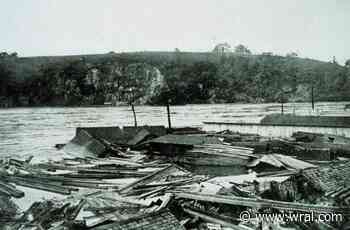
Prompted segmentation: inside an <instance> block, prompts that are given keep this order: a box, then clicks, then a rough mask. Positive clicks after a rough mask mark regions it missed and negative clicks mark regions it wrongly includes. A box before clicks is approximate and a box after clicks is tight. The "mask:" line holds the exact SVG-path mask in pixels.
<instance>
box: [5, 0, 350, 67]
mask: <svg viewBox="0 0 350 230" xmlns="http://www.w3.org/2000/svg"><path fill="white" fill-rule="evenodd" d="M0 9H1V14H0V28H1V34H0V37H1V38H0V51H7V52H17V53H18V55H19V56H45V55H71V54H95V53H107V52H110V51H114V52H128V51H173V50H174V49H175V48H179V49H180V50H181V51H211V50H212V49H213V48H214V46H215V45H216V44H218V43H223V42H227V43H229V44H230V45H231V46H232V47H234V46H236V45H238V44H244V45H245V46H247V47H248V48H249V49H250V50H251V51H252V52H253V53H261V52H273V53H274V54H278V55H285V54H286V53H289V52H296V53H297V54H298V55H299V56H300V57H308V58H313V59H318V60H323V61H330V60H332V58H333V56H335V57H336V60H337V61H338V62H339V63H340V64H343V63H344V62H345V60H347V59H350V46H349V44H350V29H349V28H350V26H349V24H350V1H349V0H171V1H170V0H124V1H122V0H25V1H23V0H7V1H5V0H2V3H1V7H0Z"/></svg>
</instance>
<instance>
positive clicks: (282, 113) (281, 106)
mask: <svg viewBox="0 0 350 230" xmlns="http://www.w3.org/2000/svg"><path fill="white" fill-rule="evenodd" d="M283 112H284V111H283V101H282V104H281V113H282V115H283Z"/></svg>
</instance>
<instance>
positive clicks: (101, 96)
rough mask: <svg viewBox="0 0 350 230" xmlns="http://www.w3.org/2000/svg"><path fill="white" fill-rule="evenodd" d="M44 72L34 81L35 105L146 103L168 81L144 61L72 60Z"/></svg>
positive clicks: (157, 93)
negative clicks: (97, 63) (127, 62)
mask: <svg viewBox="0 0 350 230" xmlns="http://www.w3.org/2000/svg"><path fill="white" fill-rule="evenodd" d="M42 75H43V76H42V77H41V78H40V79H38V80H36V81H33V82H32V87H31V88H32V89H34V90H31V91H30V96H29V97H30V101H31V102H32V104H34V105H43V104H48V105H103V104H110V105H119V104H129V103H135V104H146V103H147V102H148V101H149V100H150V98H152V97H154V96H157V95H159V94H160V91H161V89H162V87H164V84H165V83H164V82H165V80H164V76H163V75H162V73H161V72H160V70H159V69H158V68H157V67H155V66H152V65H149V64H145V63H130V64H124V63H119V62H110V63H103V64H100V65H93V64H91V63H70V64H69V65H66V66H62V67H59V66H54V69H53V70H52V69H50V70H47V69H46V70H43V73H42Z"/></svg>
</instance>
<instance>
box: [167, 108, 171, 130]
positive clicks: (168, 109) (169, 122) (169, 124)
mask: <svg viewBox="0 0 350 230" xmlns="http://www.w3.org/2000/svg"><path fill="white" fill-rule="evenodd" d="M166 110H167V113H168V126H169V129H171V119H170V105H169V101H168V103H167V104H166Z"/></svg>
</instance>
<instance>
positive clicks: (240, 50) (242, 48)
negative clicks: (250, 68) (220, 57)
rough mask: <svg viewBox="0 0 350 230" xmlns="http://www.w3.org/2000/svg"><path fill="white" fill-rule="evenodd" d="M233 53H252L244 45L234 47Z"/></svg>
mask: <svg viewBox="0 0 350 230" xmlns="http://www.w3.org/2000/svg"><path fill="white" fill-rule="evenodd" d="M235 53H236V54H239V55H251V54H252V52H251V51H250V50H249V49H248V48H247V47H246V46H244V45H242V44H239V45H237V46H236V47H235Z"/></svg>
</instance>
